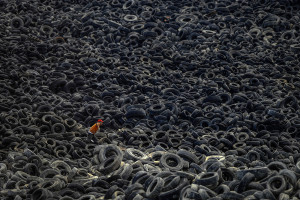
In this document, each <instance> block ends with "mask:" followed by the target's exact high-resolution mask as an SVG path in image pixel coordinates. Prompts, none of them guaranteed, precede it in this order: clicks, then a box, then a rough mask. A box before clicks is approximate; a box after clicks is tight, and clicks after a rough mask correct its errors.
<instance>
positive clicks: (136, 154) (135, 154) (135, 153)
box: [124, 148, 149, 161]
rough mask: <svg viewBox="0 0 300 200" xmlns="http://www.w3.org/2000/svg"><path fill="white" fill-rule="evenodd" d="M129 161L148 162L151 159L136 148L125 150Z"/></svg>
mask: <svg viewBox="0 0 300 200" xmlns="http://www.w3.org/2000/svg"><path fill="white" fill-rule="evenodd" d="M124 156H125V157H126V158H127V159H130V160H133V161H137V160H148V159H149V157H148V156H147V155H146V154H145V153H143V152H142V151H140V150H138V149H134V148H127V149H126V150H125V155H124Z"/></svg>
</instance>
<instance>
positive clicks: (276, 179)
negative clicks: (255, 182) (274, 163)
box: [267, 175, 287, 196]
mask: <svg viewBox="0 0 300 200" xmlns="http://www.w3.org/2000/svg"><path fill="white" fill-rule="evenodd" d="M286 187H287V186H286V181H285V179H284V177H283V176H280V175H278V176H273V177H271V178H270V179H269V180H268V182H267V189H268V190H270V191H271V192H272V193H273V194H274V195H275V196H277V195H279V194H280V193H281V192H283V191H284V190H285V189H286Z"/></svg>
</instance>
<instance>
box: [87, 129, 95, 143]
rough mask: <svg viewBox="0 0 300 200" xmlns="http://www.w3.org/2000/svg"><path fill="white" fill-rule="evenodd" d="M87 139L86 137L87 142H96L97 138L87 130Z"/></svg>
mask: <svg viewBox="0 0 300 200" xmlns="http://www.w3.org/2000/svg"><path fill="white" fill-rule="evenodd" d="M87 139H88V141H89V142H92V143H95V144H98V139H97V138H96V136H95V135H94V134H93V133H91V132H89V131H88V133H87Z"/></svg>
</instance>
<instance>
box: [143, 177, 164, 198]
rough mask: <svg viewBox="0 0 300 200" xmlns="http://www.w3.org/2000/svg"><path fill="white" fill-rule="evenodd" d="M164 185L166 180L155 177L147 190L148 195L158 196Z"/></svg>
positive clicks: (149, 196)
mask: <svg viewBox="0 0 300 200" xmlns="http://www.w3.org/2000/svg"><path fill="white" fill-rule="evenodd" d="M163 185H164V180H163V179H162V178H160V177H156V178H154V179H153V180H152V181H151V183H150V184H149V186H148V187H147V190H146V197H148V198H156V197H157V196H158V195H159V193H160V192H161V190H162V188H163Z"/></svg>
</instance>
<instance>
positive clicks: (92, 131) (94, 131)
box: [90, 122, 100, 134]
mask: <svg viewBox="0 0 300 200" xmlns="http://www.w3.org/2000/svg"><path fill="white" fill-rule="evenodd" d="M99 128H100V123H99V122H97V123H96V124H94V125H93V126H92V127H91V128H90V132H91V133H93V134H95V133H96V132H97V131H98V129H99Z"/></svg>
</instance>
